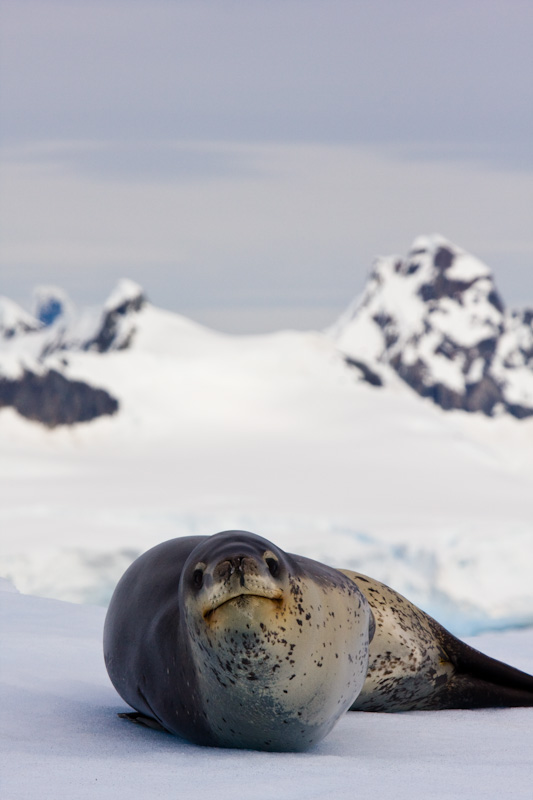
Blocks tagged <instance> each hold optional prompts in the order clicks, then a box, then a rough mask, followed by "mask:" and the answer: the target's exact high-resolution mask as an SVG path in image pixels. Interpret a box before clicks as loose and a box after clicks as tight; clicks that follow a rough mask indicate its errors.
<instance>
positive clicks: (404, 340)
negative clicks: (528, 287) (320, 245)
mask: <svg viewBox="0 0 533 800" xmlns="http://www.w3.org/2000/svg"><path fill="white" fill-rule="evenodd" d="M532 323H533V310H531V309H526V310H524V311H507V310H506V309H505V306H504V303H503V300H502V298H501V296H500V294H499V292H498V290H497V288H496V285H495V283H494V278H493V275H492V273H491V271H490V269H489V267H487V266H486V264H484V263H483V262H481V261H479V260H478V259H477V258H475V257H474V256H472V255H469V254H468V253H466V252H465V251H464V250H461V248H459V247H457V246H455V245H453V244H452V243H451V242H449V241H447V240H446V239H444V238H443V237H442V236H438V235H433V236H421V237H419V238H417V239H415V241H414V242H413V244H412V246H411V249H410V250H409V252H408V254H407V256H406V257H405V258H400V257H397V256H388V257H385V258H378V259H377V260H376V261H375V263H374V265H373V268H372V271H371V274H370V277H369V279H368V282H367V284H366V287H365V290H364V292H363V294H362V296H361V297H360V298H357V299H356V301H355V302H354V303H353V304H352V305H351V306H350V307H349V308H348V310H347V311H346V312H345V313H344V314H343V315H342V317H341V318H340V319H339V320H338V322H337V323H336V325H334V326H333V328H332V335H333V336H334V339H335V341H336V343H337V345H338V347H339V349H340V350H341V351H342V352H343V353H344V354H345V355H346V357H347V360H348V363H352V364H354V365H355V366H361V365H367V366H368V367H370V368H371V369H372V370H373V371H375V372H377V373H378V375H379V365H383V364H387V365H389V366H390V367H392V368H393V369H394V371H395V372H396V373H397V374H398V375H399V376H400V378H402V379H403V380H404V381H405V382H406V383H407V384H408V385H409V386H411V387H412V388H413V389H414V390H415V391H416V392H418V394H420V395H421V396H422V397H429V398H431V399H432V400H433V401H434V402H435V403H437V404H438V405H439V406H441V408H444V409H462V410H464V411H480V412H483V413H484V414H487V415H489V416H492V415H494V414H498V413H505V412H507V413H509V414H512V415H513V416H514V417H517V418H519V419H521V418H524V417H527V416H531V415H532V414H533V324H532Z"/></svg>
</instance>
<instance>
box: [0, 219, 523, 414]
mask: <svg viewBox="0 0 533 800" xmlns="http://www.w3.org/2000/svg"><path fill="white" fill-rule="evenodd" d="M230 338H231V337H227V336H224V335H223V334H218V333H216V332H214V331H208V330H207V329H205V328H202V327H201V326H199V325H196V324H195V323H193V322H191V321H190V320H187V319H185V318H183V317H181V316H179V315H177V314H171V313H170V312H165V311H162V310H159V309H156V308H154V307H153V306H152V305H151V304H150V303H149V302H148V300H147V297H146V295H145V292H144V291H143V289H142V287H140V286H139V285H138V284H136V283H134V282H132V281H129V280H123V281H121V282H120V283H119V284H118V285H117V287H116V288H115V289H114V290H113V292H112V293H111V295H110V296H109V298H108V299H107V300H106V302H105V303H104V305H103V307H102V308H101V309H88V310H85V311H83V312H82V313H78V312H76V310H75V308H74V306H73V304H72V303H71V301H70V300H69V298H68V297H67V296H66V295H65V293H64V292H63V291H62V290H61V289H57V288H55V287H40V288H38V289H37V290H36V291H35V294H34V306H33V314H29V313H28V312H26V311H24V309H22V308H21V307H20V306H17V305H16V304H15V303H13V302H12V301H10V300H8V299H7V298H2V299H1V300H0V408H1V407H2V406H12V407H14V408H15V409H16V410H17V411H18V412H19V413H21V414H22V415H23V416H26V417H28V418H30V419H33V420H38V421H41V422H44V423H45V424H46V425H48V426H49V427H54V426H55V425H60V424H65V423H67V424H68V423H73V422H81V421H88V420H91V419H94V418H95V417H98V416H101V415H110V414H116V412H117V410H119V406H120V401H121V398H123V397H124V398H125V399H127V398H126V397H125V395H124V392H127V390H126V384H127V381H126V384H124V389H122V388H121V387H120V386H118V387H117V386H116V381H114V380H112V383H113V386H111V385H110V384H109V383H106V382H105V381H106V373H107V371H108V370H107V368H106V366H104V364H103V362H102V369H101V370H98V369H95V367H94V363H93V362H92V360H90V359H89V360H87V359H84V358H82V357H80V356H82V355H83V354H84V353H91V354H98V355H100V356H101V358H103V359H105V358H106V357H108V356H109V354H110V353H116V352H119V351H126V350H130V349H132V350H134V351H135V352H138V353H140V352H142V351H143V350H146V346H147V343H149V350H150V354H151V357H152V360H154V363H153V364H152V366H151V368H150V369H151V371H152V372H153V369H154V364H155V363H156V362H158V360H159V363H160V364H161V365H162V368H163V369H164V370H168V364H167V363H166V362H165V363H163V362H164V360H165V359H166V358H168V356H169V355H170V354H172V353H176V354H181V353H183V351H184V348H185V349H187V348H189V347H191V346H192V351H191V352H197V353H201V352H203V344H204V343H205V342H206V340H209V345H208V347H209V348H216V349H220V348H221V349H222V351H224V353H226V354H228V353H230V352H233V351H232V350H231V347H230V348H229V349H228V347H227V346H226V345H227V342H228V340H229V339H230ZM233 338H234V339H235V338H236V337H233ZM237 338H240V339H242V340H243V341H244V340H245V339H246V340H249V339H250V340H253V344H246V345H243V346H245V347H246V348H248V347H250V346H251V347H254V346H255V347H256V348H257V352H258V353H260V351H261V350H262V349H264V346H265V342H267V341H270V339H271V337H270V338H269V337H237ZM297 339H298V340H299V341H300V342H304V341H311V340H312V341H313V342H314V344H313V347H315V346H319V347H320V348H321V350H322V352H323V355H324V358H325V359H326V360H327V359H333V360H338V361H339V363H341V364H342V365H343V368H344V369H346V370H351V374H352V375H355V376H357V377H358V379H360V380H362V381H364V382H366V383H368V384H371V385H372V386H374V387H376V388H382V389H383V390H384V391H387V390H389V391H390V388H391V385H392V384H393V383H394V381H395V380H397V378H398V377H399V378H400V379H401V380H402V381H404V382H405V383H406V384H407V385H408V386H410V387H411V388H412V389H413V390H414V391H415V392H416V393H418V394H419V395H421V396H422V397H423V398H430V399H431V400H433V401H434V402H435V403H436V404H437V405H439V406H440V407H441V408H443V409H445V410H452V409H460V410H463V411H468V412H481V413H483V414H485V415H488V416H494V415H499V414H509V415H512V416H513V417H515V418H518V419H523V418H525V417H528V416H531V415H533V310H530V309H525V310H522V311H508V310H506V309H505V306H504V303H503V300H502V298H501V297H500V294H499V293H498V291H497V289H496V286H495V283H494V279H493V276H492V273H491V271H490V269H489V268H488V267H487V266H486V265H485V264H483V263H482V262H481V261H479V260H478V259H476V258H475V257H474V256H471V255H469V254H467V253H466V252H464V251H463V250H461V249H460V248H459V247H456V246H455V245H453V244H451V243H450V242H448V241H447V240H446V239H444V238H443V237H441V236H438V235H433V236H422V237H419V238H417V239H415V241H414V242H413V245H412V247H411V249H410V251H409V253H408V254H407V256H406V257H405V258H400V257H398V256H389V257H386V258H378V259H377V260H376V262H375V263H374V265H373V268H372V270H371V273H370V276H369V279H368V281H367V284H366V287H365V290H364V292H363V294H362V296H361V297H360V298H357V299H356V301H355V302H354V303H352V304H351V306H350V307H349V308H348V309H347V311H346V312H345V313H344V314H343V315H342V316H341V318H340V319H339V320H338V321H337V322H336V323H335V324H334V325H333V326H332V328H331V329H330V330H329V331H327V332H324V333H319V332H316V333H315V334H297V333H294V335H293V337H292V338H290V337H288V338H287V337H286V347H287V348H288V349H289V351H290V350H291V348H293V343H294V342H295V341H296V340H297ZM319 341H320V345H318V342H319ZM193 342H195V343H196V344H195V345H193ZM241 349H242V348H241ZM237 350H239V347H237ZM304 351H305V347H304V350H303V351H302V353H301V355H302V358H303V359H304V361H305V359H306V356H305V353H304ZM231 358H233V357H232V356H230V360H231ZM120 363H121V369H120V374H121V375H122V376H125V372H124V370H126V371H127V369H128V365H129V366H130V367H131V369H138V366H137V365H136V364H134V363H133V362H132V361H131V360H128V359H125V360H124V359H123V360H122V361H121V362H120ZM89 364H90V369H89V370H88V371H87V369H86V367H87V366H88V365H89ZM199 364H200V362H199ZM176 368H179V365H178V364H176ZM298 368H299V367H298V364H295V369H296V370H298ZM102 381H103V382H102Z"/></svg>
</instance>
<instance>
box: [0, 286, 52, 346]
mask: <svg viewBox="0 0 533 800" xmlns="http://www.w3.org/2000/svg"><path fill="white" fill-rule="evenodd" d="M41 327H42V324H41V322H39V320H38V319H36V318H35V317H34V316H33V315H32V314H29V313H28V312H27V311H25V310H24V309H23V308H22V306H19V304H18V303H15V301H14V300H10V299H9V297H3V296H0V339H11V338H12V337H13V336H17V335H18V334H21V333H22V334H24V333H32V332H34V331H38V330H39V329H40V328H41Z"/></svg>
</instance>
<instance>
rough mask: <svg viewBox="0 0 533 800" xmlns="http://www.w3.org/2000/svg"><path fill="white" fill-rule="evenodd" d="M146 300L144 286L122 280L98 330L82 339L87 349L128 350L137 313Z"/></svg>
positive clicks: (109, 299) (105, 310) (108, 303)
mask: <svg viewBox="0 0 533 800" xmlns="http://www.w3.org/2000/svg"><path fill="white" fill-rule="evenodd" d="M145 303H146V296H145V294H144V291H143V289H142V287H141V286H139V285H138V284H137V283H134V282H133V281H129V280H122V281H120V282H119V283H118V285H117V287H116V288H115V290H114V291H113V292H112V293H111V295H110V296H109V298H108V299H107V301H106V303H105V305H104V310H103V313H102V316H101V319H100V321H99V324H98V327H97V330H96V331H95V333H94V335H93V336H92V337H89V338H88V339H87V340H86V341H85V342H83V343H82V349H84V350H97V351H98V352H99V353H107V352H108V351H109V350H125V349H126V348H127V347H129V346H130V345H131V343H132V341H133V337H134V335H135V330H136V328H135V313H136V312H138V311H140V310H141V309H142V308H143V307H144V305H145Z"/></svg>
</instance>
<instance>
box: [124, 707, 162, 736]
mask: <svg viewBox="0 0 533 800" xmlns="http://www.w3.org/2000/svg"><path fill="white" fill-rule="evenodd" d="M117 717H120V718H121V719H127V720H129V722H135V724H136V725H142V726H143V727H144V728H153V729H154V730H155V731H165V733H168V731H167V729H166V728H164V727H163V726H162V725H161V724H160V723H159V722H158V721H157V720H155V719H153V717H147V716H146V714H140V713H139V712H138V711H131V712H128V713H126V712H123V713H121V714H117Z"/></svg>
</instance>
